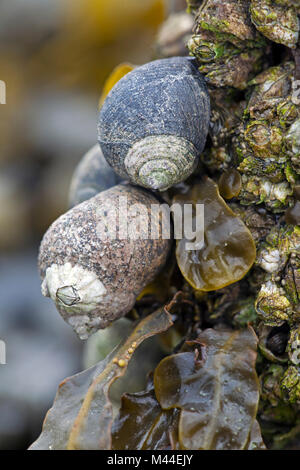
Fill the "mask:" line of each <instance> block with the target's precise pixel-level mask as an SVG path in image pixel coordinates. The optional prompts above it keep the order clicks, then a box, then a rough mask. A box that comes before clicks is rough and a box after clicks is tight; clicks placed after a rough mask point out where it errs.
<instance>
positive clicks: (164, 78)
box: [98, 57, 210, 190]
mask: <svg viewBox="0 0 300 470" xmlns="http://www.w3.org/2000/svg"><path fill="white" fill-rule="evenodd" d="M209 122H210V100H209V94H208V91H207V88H206V85H205V82H204V79H203V78H202V76H201V74H200V73H199V71H198V70H197V67H196V65H195V64H194V60H193V59H191V58H188V57H173V58H169V59H162V60H156V61H153V62H150V63H148V64H145V65H143V66H141V67H137V68H136V69H135V70H133V71H132V72H130V73H128V74H127V75H125V77H123V78H122V79H121V80H120V81H119V82H118V83H117V84H116V85H115V86H114V87H113V89H112V90H111V91H110V93H109V94H108V96H107V98H106V100H105V102H104V104H103V106H102V108H101V110H100V114H99V126H98V141H99V144H100V146H101V149H102V151H103V154H104V157H105V158H106V160H107V161H108V163H109V164H110V165H111V166H112V167H113V168H114V170H115V171H116V172H117V173H118V174H119V175H120V176H122V177H123V178H127V179H129V180H130V181H131V182H132V183H135V184H138V185H140V186H144V187H147V188H151V189H160V190H164V189H167V188H168V187H171V186H173V185H174V184H176V183H179V182H181V181H184V180H185V179H186V178H187V177H188V176H189V175H190V174H191V173H192V172H193V170H194V168H195V166H196V164H197V159H198V156H199V154H200V153H201V152H202V150H203V148H204V145H205V142H206V137H207V133H208V126H209Z"/></svg>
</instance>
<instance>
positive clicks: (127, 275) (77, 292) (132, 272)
mask: <svg viewBox="0 0 300 470" xmlns="http://www.w3.org/2000/svg"><path fill="white" fill-rule="evenodd" d="M120 198H122V199H120ZM125 199H126V200H127V203H126V206H124V207H127V208H128V217H127V218H126V217H125V210H126V209H124V208H123V206H122V204H125ZM136 204H139V205H143V208H144V211H145V212H142V211H141V212H140V214H141V215H140V219H139V220H140V226H141V229H142V230H146V229H147V230H148V229H149V230H150V225H151V223H153V224H154V226H155V227H156V230H157V232H156V233H158V235H159V234H160V233H161V224H162V220H163V219H162V217H161V216H160V215H159V214H156V215H155V217H154V219H153V216H152V217H150V210H151V205H153V204H159V202H158V200H157V199H156V197H154V196H153V195H151V194H150V193H148V192H147V191H145V190H143V189H140V188H137V187H133V186H130V185H118V186H115V187H113V188H111V189H108V190H107V191H104V192H102V193H99V194H98V195H97V196H95V197H93V198H91V199H89V200H88V201H85V202H83V203H81V204H79V205H78V206H75V207H74V208H73V209H71V210H69V211H68V212H67V213H66V214H64V215H62V216H61V217H59V219H57V220H56V221H55V222H54V223H53V224H52V225H51V227H50V228H49V229H48V231H47V232H46V234H45V236H44V238H43V240H42V243H41V247H40V254H39V267H40V272H41V277H42V279H43V284H42V293H43V295H45V296H49V297H51V298H52V299H53V301H54V302H55V304H56V307H57V309H58V310H59V312H60V313H61V315H62V317H63V318H64V319H65V321H67V323H69V324H70V325H71V326H72V327H73V328H74V330H75V331H76V332H77V334H78V335H79V336H80V337H81V338H86V337H87V336H88V335H89V334H91V333H93V332H95V331H97V330H98V329H101V328H105V327H107V326H108V325H109V324H110V323H111V322H112V321H114V320H116V319H117V318H119V317H121V316H122V315H125V314H126V313H128V312H129V311H130V310H131V308H132V307H133V305H134V303H135V299H136V297H137V296H138V295H139V294H140V292H141V291H142V289H143V288H144V287H145V286H146V285H147V284H148V283H149V282H151V281H152V280H153V278H154V277H155V276H156V274H157V273H158V272H159V270H160V269H161V268H162V267H163V265H164V263H165V261H166V258H167V256H168V253H169V249H170V246H171V240H169V239H168V240H163V239H161V236H158V237H157V239H154V240H152V239H151V238H150V236H145V238H144V239H143V238H142V237H139V238H137V239H133V235H134V233H131V232H130V223H131V222H134V218H135V216H134V214H133V213H131V209H132V208H133V205H136ZM115 213H116V214H117V217H115ZM119 214H120V216H119ZM115 221H116V222H115ZM124 221H126V223H127V226H128V237H127V238H123V237H121V236H119V235H120V231H119V228H120V226H121V224H123V223H124ZM133 225H134V223H133ZM113 226H115V227H116V236H115V237H114V236H111V235H108V236H107V237H105V236H103V235H104V231H105V230H106V229H105V228H106V227H108V228H110V229H111V228H112V227H113ZM151 229H152V225H151ZM110 233H112V232H110Z"/></svg>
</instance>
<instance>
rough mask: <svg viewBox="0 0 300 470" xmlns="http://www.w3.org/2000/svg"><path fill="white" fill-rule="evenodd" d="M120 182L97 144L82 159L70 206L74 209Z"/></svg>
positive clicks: (70, 197)
mask: <svg viewBox="0 0 300 470" xmlns="http://www.w3.org/2000/svg"><path fill="white" fill-rule="evenodd" d="M120 182H121V178H120V177H119V175H117V174H116V173H115V172H114V170H113V169H112V168H111V167H110V166H109V164H108V163H107V161H106V160H105V158H104V156H103V153H102V151H101V149H100V147H99V145H98V144H96V145H94V147H92V148H91V149H90V150H89V151H88V152H87V153H86V154H85V155H84V156H83V157H82V159H81V160H80V162H79V163H78V165H77V167H76V169H75V171H74V174H73V177H72V181H71V186H70V191H69V206H70V207H74V206H76V205H77V204H80V203H81V202H83V201H86V200H87V199H90V198H91V197H93V196H96V194H98V193H100V192H101V191H105V190H106V189H109V188H111V187H112V186H116V185H117V184H118V183H120Z"/></svg>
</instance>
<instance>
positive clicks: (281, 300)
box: [256, 225, 300, 325]
mask: <svg viewBox="0 0 300 470" xmlns="http://www.w3.org/2000/svg"><path fill="white" fill-rule="evenodd" d="M299 252H300V229H299V227H297V226H291V225H287V226H285V227H282V228H278V227H276V226H275V227H274V228H273V229H272V230H271V232H270V233H269V235H268V236H267V237H266V241H265V242H263V243H261V244H260V248H259V250H258V256H257V265H258V266H259V267H260V268H261V269H263V271H264V272H265V273H266V274H265V281H264V283H263V285H262V286H261V289H260V291H259V293H258V296H257V299H256V309H257V314H258V316H259V317H260V318H261V319H262V320H263V321H264V322H265V323H266V324H268V325H280V324H282V322H284V321H288V322H289V323H290V324H291V325H293V324H294V323H295V322H299V319H300V310H299V294H300V275H299V272H300V257H299Z"/></svg>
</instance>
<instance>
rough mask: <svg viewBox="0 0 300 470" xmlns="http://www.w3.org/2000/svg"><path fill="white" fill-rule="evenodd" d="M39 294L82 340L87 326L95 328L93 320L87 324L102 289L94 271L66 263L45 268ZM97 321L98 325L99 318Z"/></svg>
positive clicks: (88, 328) (99, 300) (103, 292)
mask: <svg viewBox="0 0 300 470" xmlns="http://www.w3.org/2000/svg"><path fill="white" fill-rule="evenodd" d="M42 294H43V295H44V296H46V297H51V299H52V300H53V301H54V302H55V304H56V306H57V308H58V310H59V311H60V312H61V314H62V316H63V318H64V319H65V321H67V323H69V324H70V325H71V326H72V327H73V328H74V330H75V331H76V332H77V334H78V335H79V336H80V337H81V338H82V339H84V338H86V337H87V336H88V333H89V332H90V330H91V327H92V328H94V327H96V325H94V323H95V320H96V319H95V318H93V322H92V323H93V325H91V318H90V315H89V314H92V313H93V311H95V310H97V307H98V306H99V304H100V303H101V302H102V301H103V298H104V297H105V295H106V288H105V287H104V285H103V283H102V282H101V281H100V279H99V278H98V277H97V276H96V274H95V273H94V272H91V271H88V270H87V269H84V268H82V267H81V266H78V265H75V266H72V264H71V263H69V262H68V263H65V264H63V265H57V264H52V265H51V266H50V267H49V268H47V270H46V275H45V278H44V280H43V283H42ZM97 320H98V323H101V318H98V319H97ZM96 323H97V322H96Z"/></svg>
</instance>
